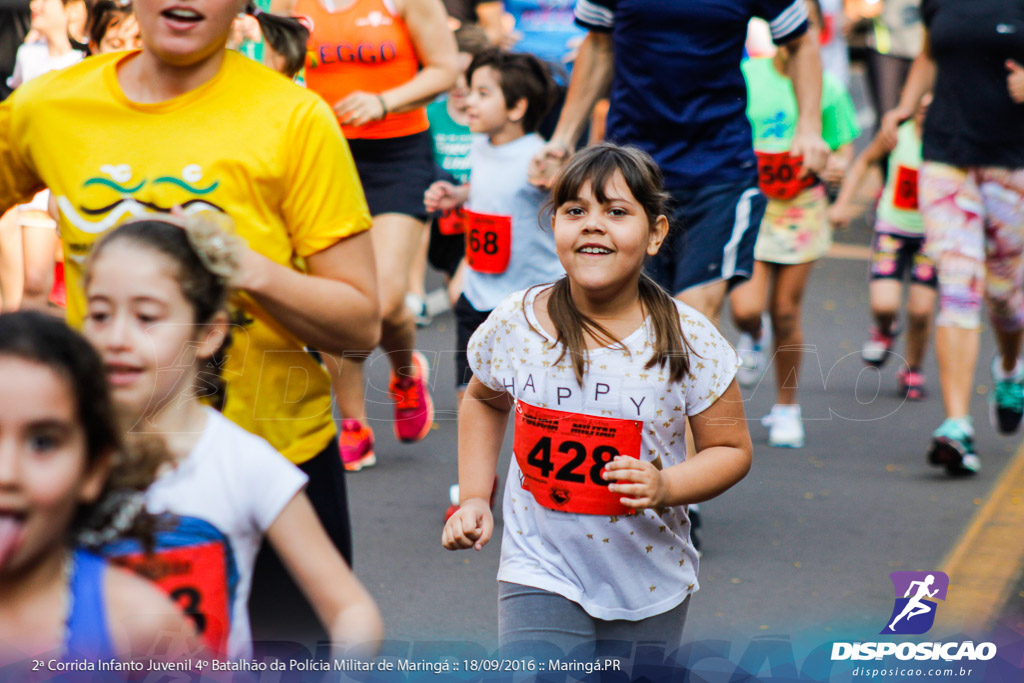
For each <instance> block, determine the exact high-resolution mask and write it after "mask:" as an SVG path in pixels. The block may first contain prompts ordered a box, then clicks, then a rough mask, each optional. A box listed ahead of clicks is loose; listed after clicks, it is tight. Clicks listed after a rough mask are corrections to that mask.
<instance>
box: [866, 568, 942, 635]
mask: <svg viewBox="0 0 1024 683" xmlns="http://www.w3.org/2000/svg"><path fill="white" fill-rule="evenodd" d="M889 578H890V579H892V584H893V588H894V589H895V591H896V601H895V604H894V605H893V608H892V614H891V615H890V616H889V623H888V624H887V625H886V627H885V628H884V629H882V631H881V633H883V634H891V633H897V634H900V635H920V634H922V633H927V632H928V630H929V629H930V628H931V627H932V625H933V624H934V623H935V612H936V611H937V610H938V603H937V602H935V600H936V599H938V600H945V599H946V591H947V590H949V577H948V576H947V575H946V574H944V573H943V572H893V573H892V574H890V575H889ZM901 596H902V597H901Z"/></svg>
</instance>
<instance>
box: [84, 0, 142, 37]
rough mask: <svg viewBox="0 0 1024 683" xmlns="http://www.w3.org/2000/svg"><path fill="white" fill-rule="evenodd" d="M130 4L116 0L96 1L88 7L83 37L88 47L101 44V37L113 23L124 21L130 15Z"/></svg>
mask: <svg viewBox="0 0 1024 683" xmlns="http://www.w3.org/2000/svg"><path fill="white" fill-rule="evenodd" d="M132 12H134V10H133V9H132V3H131V2H130V1H126V2H117V0H97V2H95V3H93V4H92V5H91V6H90V7H89V19H88V21H87V22H86V24H85V35H86V37H87V38H88V40H89V43H90V45H99V44H100V43H102V42H103V36H105V35H107V31H108V30H109V29H110V27H111V26H113V25H114V24H115V23H118V22H121V21H124V20H125V18H127V17H129V16H131V15H132Z"/></svg>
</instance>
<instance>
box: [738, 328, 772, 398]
mask: <svg viewBox="0 0 1024 683" xmlns="http://www.w3.org/2000/svg"><path fill="white" fill-rule="evenodd" d="M771 329H772V326H771V321H770V320H769V318H768V315H767V314H765V315H764V316H762V317H761V338H760V339H758V340H757V341H754V338H753V337H752V336H750V335H749V334H746V333H741V334H740V339H739V341H738V342H737V343H736V355H738V356H739V357H740V367H739V369H738V370H737V371H736V381H737V382H739V383H740V386H741V387H747V388H749V387H752V386H754V385H755V384H757V382H758V380H760V379H761V375H763V374H764V371H765V366H766V365H767V360H766V358H765V353H764V350H765V349H766V348H768V347H769V346H770V345H771V343H772V335H771Z"/></svg>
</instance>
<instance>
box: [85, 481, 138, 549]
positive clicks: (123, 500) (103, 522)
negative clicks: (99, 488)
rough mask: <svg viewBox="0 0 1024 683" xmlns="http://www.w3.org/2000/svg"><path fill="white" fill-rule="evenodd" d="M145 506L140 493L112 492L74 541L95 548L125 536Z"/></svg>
mask: <svg viewBox="0 0 1024 683" xmlns="http://www.w3.org/2000/svg"><path fill="white" fill-rule="evenodd" d="M145 505H146V499H145V495H144V493H143V492H141V491H130V490H119V491H112V492H111V493H110V494H109V495H108V496H107V497H106V499H105V500H104V501H103V502H102V503H101V504H100V506H99V508H98V509H96V510H95V511H94V512H93V514H92V516H91V518H90V519H89V521H88V523H87V525H86V528H85V529H83V530H82V531H80V532H79V533H78V535H77V538H76V539H75V540H76V541H77V542H78V543H80V544H81V545H85V546H89V547H93V548H97V547H100V546H104V545H106V544H108V543H111V542H113V541H115V540H117V539H118V538H119V537H121V536H123V535H125V534H126V533H127V532H128V530H129V529H131V527H132V525H133V524H134V523H135V520H136V518H137V517H138V516H139V514H141V513H142V511H143V509H144V508H145Z"/></svg>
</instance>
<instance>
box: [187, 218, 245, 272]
mask: <svg viewBox="0 0 1024 683" xmlns="http://www.w3.org/2000/svg"><path fill="white" fill-rule="evenodd" d="M181 226H182V227H183V228H184V229H185V234H186V235H187V236H188V241H189V244H191V245H192V250H193V251H195V253H196V256H198V257H199V260H200V261H202V262H203V265H204V266H206V269H207V270H208V271H210V272H211V273H213V274H214V275H216V276H218V277H220V278H223V279H224V280H227V281H228V282H231V281H232V280H233V279H234V277H235V275H236V274H237V273H238V270H239V268H240V267H241V265H242V264H241V260H242V259H241V253H242V247H243V246H244V242H243V240H242V238H241V237H239V236H238V235H236V234H235V233H234V228H235V224H234V221H232V220H231V218H230V217H229V216H228V215H227V214H224V213H220V212H219V211H199V212H196V213H193V214H189V215H186V216H185V217H184V219H183V220H182V221H181Z"/></svg>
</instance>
